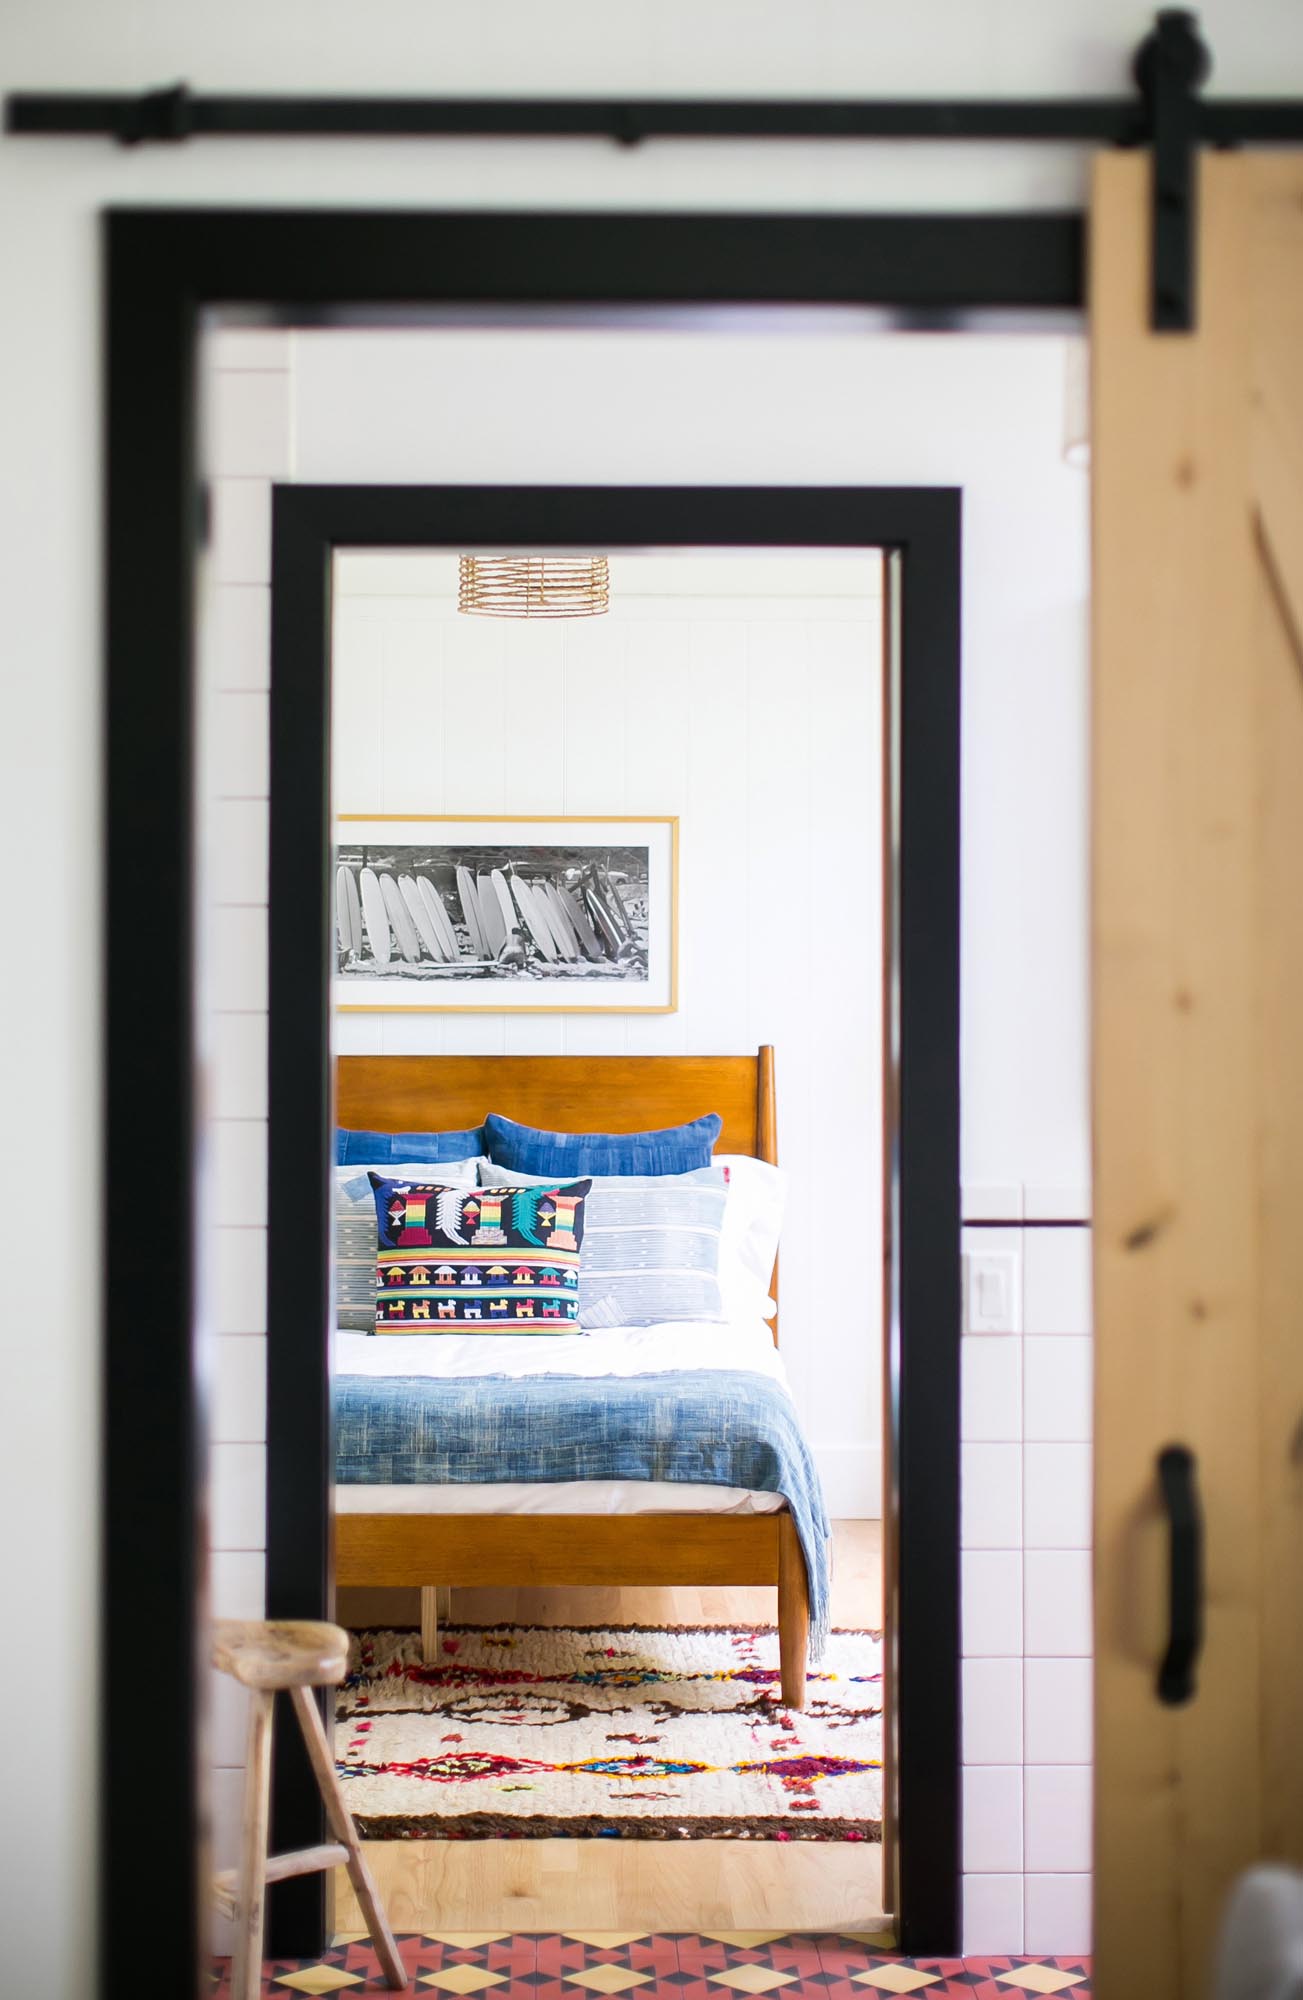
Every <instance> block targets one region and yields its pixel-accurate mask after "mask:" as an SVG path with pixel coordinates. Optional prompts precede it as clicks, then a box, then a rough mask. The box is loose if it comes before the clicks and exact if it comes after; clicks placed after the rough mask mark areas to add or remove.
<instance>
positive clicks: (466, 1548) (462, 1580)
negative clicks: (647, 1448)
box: [335, 1048, 821, 1709]
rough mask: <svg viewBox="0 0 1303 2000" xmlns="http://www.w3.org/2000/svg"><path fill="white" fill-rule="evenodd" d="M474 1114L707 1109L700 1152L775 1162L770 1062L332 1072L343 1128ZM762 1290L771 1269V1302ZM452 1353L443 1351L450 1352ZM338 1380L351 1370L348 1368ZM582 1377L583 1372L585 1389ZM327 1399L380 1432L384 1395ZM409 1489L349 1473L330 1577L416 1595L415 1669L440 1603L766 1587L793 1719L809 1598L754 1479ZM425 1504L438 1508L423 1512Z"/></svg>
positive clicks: (787, 1524) (394, 1066) (751, 1365)
mask: <svg viewBox="0 0 1303 2000" xmlns="http://www.w3.org/2000/svg"><path fill="white" fill-rule="evenodd" d="M490 1110H495V1111H501V1112H503V1113H506V1114H507V1115H509V1116H510V1117H511V1118H513V1119H516V1120H518V1121H520V1122H522V1123H528V1124H532V1125H536V1126H540V1127H546V1128H549V1129H554V1130H560V1131H572V1132H573V1131H593V1130H607V1131H638V1130H643V1129H650V1128H659V1127H663V1126H668V1125H675V1124H680V1123H683V1122H686V1121H688V1120H691V1119H693V1118H696V1117H698V1116H699V1115H700V1114H701V1113H702V1112H703V1111H706V1110H710V1111H714V1112H717V1113H718V1114H719V1115H720V1117H721V1119H722V1121H723V1126H722V1131H721V1133H720V1137H719V1140H718V1143H717V1147H716V1151H717V1153H720V1154H726V1153H731V1154H735V1155H736V1154H747V1155H750V1156H752V1157H754V1158H757V1159H761V1160H766V1161H769V1162H770V1163H771V1164H776V1163H777V1159H776V1156H777V1145H776V1115H775V1097H774V1060H773V1050H772V1049H771V1048H762V1049H760V1050H759V1051H758V1052H757V1054H756V1055H754V1056H647V1057H642V1056H595V1057H565V1056H388V1057H386V1056H345V1057H341V1058H340V1059H339V1062H338V1066H337V1086H336V1115H337V1119H338V1122H339V1124H340V1125H342V1126H346V1127H350V1128H353V1129H365V1130H372V1131H380V1132H399V1131H412V1130H421V1129H433V1128H435V1127H438V1128H439V1129H450V1128H460V1127H468V1126H476V1125H479V1124H480V1123H481V1122H482V1120H483V1118H484V1116H485V1114H486V1112H488V1111H490ZM431 1172H432V1174H434V1173H437V1169H431ZM776 1281H777V1272H776V1270H775V1282H774V1286H773V1288H772V1289H773V1295H774V1297H775V1298H776V1297H777V1282H776ZM753 1333H754V1330H752V1332H751V1333H748V1334H747V1335H746V1336H745V1337H746V1338H747V1339H750V1338H752V1337H753ZM761 1337H762V1339H763V1340H764V1341H765V1344H766V1346H767V1347H768V1361H769V1365H768V1366H766V1357H765V1356H764V1355H763V1354H762V1353H761V1351H760V1349H759V1348H739V1349H738V1352H737V1355H736V1357H730V1358H735V1359H736V1362H737V1366H738V1368H739V1369H740V1370H742V1371H746V1376H747V1379H750V1378H751V1377H754V1380H755V1381H756V1382H757V1383H760V1382H761V1381H762V1379H763V1378H765V1377H766V1376H769V1377H772V1378H773V1379H774V1380H781V1366H780V1364H778V1362H777V1357H776V1348H777V1340H778V1333H777V1320H776V1318H775V1319H774V1320H772V1321H771V1322H770V1326H769V1328H768V1329H767V1330H766V1331H765V1332H764V1333H763V1334H762V1336H761ZM738 1338H739V1340H741V1339H742V1338H743V1336H742V1335H741V1334H739V1336H738ZM685 1339H687V1340H690V1339H691V1329H685ZM533 1344H534V1346H535V1347H536V1348H538V1347H542V1346H545V1345H546V1343H542V1342H535V1343H533ZM400 1345H403V1343H402V1341H395V1340H380V1339H373V1340H371V1341H370V1342H369V1343H367V1344H366V1347H365V1348H362V1347H359V1346H358V1345H357V1343H356V1342H354V1344H353V1349H352V1352H353V1353H354V1355H357V1354H364V1355H365V1357H366V1362H367V1363H369V1372H370V1373H371V1374H372V1375H373V1376H376V1377H379V1378H381V1379H382V1382H383V1378H384V1377H385V1376H386V1375H389V1374H393V1373H396V1371H395V1370H394V1366H393V1361H392V1359H391V1358H390V1355H389V1353H388V1352H387V1350H390V1349H394V1348H397V1347H399V1346H400ZM465 1345H466V1343H464V1342H461V1341H458V1342H457V1343H456V1346H457V1348H459V1349H460V1348H463V1347H464V1346H465ZM483 1345H484V1343H483V1341H482V1340H481V1342H480V1346H481V1348H482V1347H483ZM517 1345H519V1343H517V1342H512V1343H511V1346H512V1347H515V1346H517ZM367 1350H369V1352H368V1351H367ZM447 1351H449V1352H451V1350H447ZM670 1358H671V1360H673V1358H674V1357H673V1355H671V1357H670ZM685 1359H690V1356H688V1355H686V1354H685ZM338 1365H339V1364H338V1362H337V1368H338ZM352 1365H353V1366H354V1367H355V1368H357V1369H359V1370H360V1369H361V1367H362V1366H363V1365H364V1364H363V1363H359V1362H356V1361H355V1362H354V1363H353V1364H352ZM635 1365H636V1364H635ZM599 1367H600V1363H599V1362H596V1361H595V1362H594V1364H593V1370H594V1372H596V1371H597V1369H598V1368H599ZM640 1379H642V1380H643V1381H645V1380H646V1379H647V1378H645V1377H644V1378H640ZM664 1379H665V1380H666V1381H669V1380H670V1379H671V1378H670V1377H669V1376H666V1377H665V1378H664ZM681 1379H682V1381H683V1382H689V1381H691V1379H692V1378H691V1377H690V1376H689V1375H684V1376H683V1377H682V1378H681ZM390 1386H391V1387H392V1385H390ZM572 1387H573V1385H572ZM337 1388H341V1389H342V1390H343V1391H344V1392H346V1393H347V1394H349V1395H351V1396H352V1397H353V1398H354V1399H355V1400H356V1399H357V1398H358V1397H359V1396H361V1397H363V1398H364V1399H365V1398H367V1397H370V1398H371V1401H370V1402H364V1415H365V1417H366V1421H367V1423H368V1424H369V1425H370V1426H371V1428H372V1429H373V1430H374V1429H375V1427H376V1425H377V1423H379V1422H383V1421H384V1419H385V1416H386V1411H385V1407H384V1400H383V1390H376V1389H375V1387H374V1385H373V1386H372V1387H371V1388H365V1387H362V1386H360V1383H359V1377H358V1375H344V1376H341V1378H340V1380H339V1382H338V1383H337ZM621 1392H622V1385H618V1384H617V1385H613V1387H612V1388H611V1390H610V1394H611V1395H612V1396H613V1397H615V1396H616V1395H618V1394H619V1393H621ZM504 1393H505V1394H508V1395H510V1394H512V1393H513V1391H512V1389H510V1388H508V1389H506V1390H505V1391H504ZM519 1393H522V1394H523V1393H524V1392H523V1390H522V1391H520V1392H519ZM558 1393H560V1392H559V1391H558ZM566 1393H567V1394H569V1393H570V1392H566ZM766 1393H768V1392H766ZM377 1396H380V1398H381V1400H380V1403H379V1405H378V1410H379V1414H378V1415H377V1414H376V1407H375V1399H376V1397H377ZM390 1400H391V1401H392V1400H393V1398H392V1397H391V1398H390ZM626 1400H629V1399H628V1398H626ZM713 1408H714V1406H713V1405H712V1409H713ZM766 1409H767V1411H768V1414H769V1416H770V1418H771V1419H772V1420H773V1422H774V1423H775V1424H778V1425H780V1426H781V1424H782V1423H784V1422H785V1421H786V1420H787V1417H788V1416H790V1419H791V1422H792V1424H793V1425H794V1423H795V1418H794V1413H792V1412H791V1410H790V1403H789V1402H788V1399H787V1397H786V1394H785V1392H783V1393H782V1394H781V1395H777V1394H775V1395H770V1396H769V1398H768V1403H767V1404H766ZM458 1414H460V1413H458V1412H455V1411H454V1413H453V1415H451V1416H449V1417H447V1419H446V1421H447V1422H449V1423H452V1422H453V1421H455V1418H456V1416H457V1415H458ZM573 1414H574V1413H573V1411H571V1415H572V1416H573ZM711 1421H712V1422H718V1421H719V1420H718V1419H717V1418H714V1417H712V1419H711ZM422 1476H433V1477H436V1478H437V1477H438V1476H439V1475H438V1474H437V1473H436V1474H434V1475H420V1474H418V1475H417V1478H416V1480H415V1481H409V1482H408V1483H399V1484H393V1485H386V1484H377V1483H374V1482H373V1481H371V1480H370V1479H369V1478H367V1477H365V1476H362V1477H359V1472H358V1467H357V1465H356V1464H353V1465H352V1467H351V1469H350V1471H349V1473H348V1474H347V1475H346V1478H347V1483H341V1484H339V1485H338V1486H337V1488H336V1570H335V1574H336V1582H337V1583H338V1584H339V1585H341V1586H346V1587H347V1586H353V1585H361V1586H386V1587H392V1586H405V1587H411V1586H417V1587H419V1588H420V1591H421V1607H422V1617H421V1624H422V1640H423V1646H424V1649H425V1651H426V1654H427V1657H430V1656H432V1655H433V1654H434V1651H435V1648H436V1646H437V1632H438V1618H439V1614H440V1610H441V1608H442V1604H443V1603H444V1602H445V1601H446V1599H445V1596H444V1594H445V1593H446V1591H447V1590H448V1589H449V1588H453V1587H457V1586H464V1585H472V1584H505V1585H519V1584H523V1583H531V1584H610V1585H623V1586H631V1587H637V1586H663V1585H669V1586H675V1585H710V1584H723V1585H744V1584H749V1585H766V1586H771V1587H772V1588H773V1589H774V1590H775V1592H776V1614H777V1625H778V1631H779V1642H780V1655H781V1683H782V1698H783V1701H784V1703H785V1704H786V1705H787V1706H788V1707H791V1708H797V1709H800V1708H802V1707H803V1706H804V1702H805V1681H806V1658H807V1649H808V1644H809V1634H810V1616H811V1598H810V1582H809V1577H808V1574H807V1566H806V1560H805V1556H804V1554H803V1549H802V1539H801V1536H800V1534H798V1528H797V1522H796V1520H795V1519H794V1517H793V1511H792V1506H793V1505H799V1502H797V1501H796V1500H794V1501H793V1503H792V1505H789V1504H788V1502H787V1501H786V1500H785V1499H784V1498H783V1497H782V1495H781V1494H780V1493H778V1492H773V1491H762V1490H760V1482H759V1480H757V1483H756V1486H755V1487H752V1486H751V1485H750V1484H749V1482H745V1483H742V1484H740V1485H738V1486H736V1487H733V1486H728V1485H720V1484H714V1485H707V1484H702V1485H693V1484H692V1483H690V1482H689V1483H681V1484H679V1485H677V1486H670V1485H667V1484H666V1485H662V1484H648V1483H646V1482H643V1481H638V1480H632V1481H628V1482H620V1481H614V1482H612V1481H605V1482H595V1481H592V1480H588V1481H586V1482H584V1483H582V1484H581V1483H576V1482H571V1481H568V1480H562V1481H561V1482H560V1483H557V1484H555V1485H553V1486H552V1487H551V1489H550V1490H549V1489H548V1488H547V1487H546V1486H544V1487H541V1488H540V1487H539V1486H537V1485H534V1484H532V1483H530V1482H523V1483H520V1482H511V1481H508V1482H506V1483H499V1484H496V1485H494V1484H488V1485H478V1484H476V1485H468V1486H464V1487H462V1488H460V1489H459V1490H457V1491H456V1492H455V1493H452V1490H451V1489H449V1488H447V1487H440V1488H438V1489H428V1490H423V1487H422V1484H421V1483H420V1478H421V1477H422ZM718 1476H719V1475H718V1474H713V1473H712V1474H711V1475H710V1477H711V1478H712V1479H716V1478H718ZM544 1478H545V1479H555V1478H556V1474H555V1473H552V1472H547V1473H545V1474H544ZM816 1484H817V1476H816ZM436 1490H437V1491H438V1493H439V1494H440V1495H441V1498H440V1499H439V1501H438V1503H437V1505H434V1504H433V1503H432V1500H431V1492H432V1491H436ZM450 1493H451V1504H450ZM818 1505H819V1506H820V1507H821V1502H819V1503H818ZM558 1507H560V1508H561V1509H562V1511H557V1508H558ZM432 1508H433V1510H432ZM802 1525H803V1526H804V1525H805V1523H804V1520H803V1522H802ZM806 1546H807V1547H808V1546H809V1540H808V1534H807V1538H806Z"/></svg>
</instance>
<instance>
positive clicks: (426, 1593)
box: [421, 1583, 442, 1667]
mask: <svg viewBox="0 0 1303 2000" xmlns="http://www.w3.org/2000/svg"><path fill="white" fill-rule="evenodd" d="M441 1595H442V1593H441V1591H440V1589H439V1586H438V1584H437V1583H423V1584H422V1585H421V1658H422V1659H423V1660H424V1662H425V1664H426V1666H427V1667H432V1666H434V1665H435V1664H436V1662H437V1661H438V1659H439V1613H440V1610H441V1609H442V1606H441V1605H440V1602H439V1599H440V1596H441Z"/></svg>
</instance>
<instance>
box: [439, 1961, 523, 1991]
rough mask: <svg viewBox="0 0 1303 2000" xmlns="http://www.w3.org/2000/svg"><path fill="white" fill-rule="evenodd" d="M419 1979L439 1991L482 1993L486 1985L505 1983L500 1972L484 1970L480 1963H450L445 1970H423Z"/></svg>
mask: <svg viewBox="0 0 1303 2000" xmlns="http://www.w3.org/2000/svg"><path fill="white" fill-rule="evenodd" d="M419 1979H420V1984H421V1985H422V1986H437V1987H438V1989H439V1991H440V1992H441V1993H482V1992H483V1991H484V1989H485V1987H486V1986H502V1985H503V1984H505V1982H504V1980H503V1977H502V1974H501V1973H500V1972H486V1971H485V1970H484V1967H483V1966H482V1965H450V1966H449V1967H448V1970H447V1971H446V1972H423V1973H421V1974H420V1975H419Z"/></svg>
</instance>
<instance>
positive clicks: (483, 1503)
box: [335, 1479, 787, 1514]
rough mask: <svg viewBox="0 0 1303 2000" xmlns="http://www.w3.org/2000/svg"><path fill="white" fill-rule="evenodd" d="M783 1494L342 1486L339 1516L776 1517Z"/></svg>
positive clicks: (632, 1482)
mask: <svg viewBox="0 0 1303 2000" xmlns="http://www.w3.org/2000/svg"><path fill="white" fill-rule="evenodd" d="M786 1505H787V1502H786V1500H784V1498H783V1496H782V1494H781V1493H751V1492H748V1490H747V1489H746V1488H745V1487H743V1486H688V1485H674V1484H672V1483H671V1482H670V1481H669V1480H659V1479H565V1480H557V1481H554V1482H552V1483H550V1484H548V1483H543V1482H539V1481H533V1482H530V1481H527V1480H502V1481H500V1482H499V1483H498V1484H496V1485H493V1486H337V1487H336V1488H335V1511H336V1513H338V1514H776V1513H778V1511H779V1509H780V1508H783V1507H786Z"/></svg>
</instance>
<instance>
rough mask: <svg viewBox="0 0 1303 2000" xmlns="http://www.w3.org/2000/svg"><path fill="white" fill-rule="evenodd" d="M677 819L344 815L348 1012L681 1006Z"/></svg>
mask: <svg viewBox="0 0 1303 2000" xmlns="http://www.w3.org/2000/svg"><path fill="white" fill-rule="evenodd" d="M678 849H679V823H678V820H677V819H674V818H664V819H592V818H573V817H567V818H564V819H562V818H558V819H488V818H471V819H452V818H448V817H444V816H439V817H433V816H432V817H428V818H406V817H402V818H400V817H397V816H395V815H391V814H385V813H381V814H377V815H375V816H373V817H371V818H363V817H361V816H360V815H358V814H354V813H348V814H345V815H342V816H341V817H340V819H339V821H338V822H337V835H336V850H335V931H334V942H335V1003H336V1005H337V1006H338V1007H339V1008H341V1009H342V1010H343V1011H344V1012H346V1013H347V1012H366V1013H372V1012H377V1011H379V1012H398V1013H445V1012H466V1011H475V1012H479V1013H492V1014H499V1013H551V1014H556V1013H565V1014H571V1013H599V1014H669V1013H672V1012H673V1011H674V1009H675V1008H676V1007H677V1006H678V893H679V884H678V871H679V853H678Z"/></svg>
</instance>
